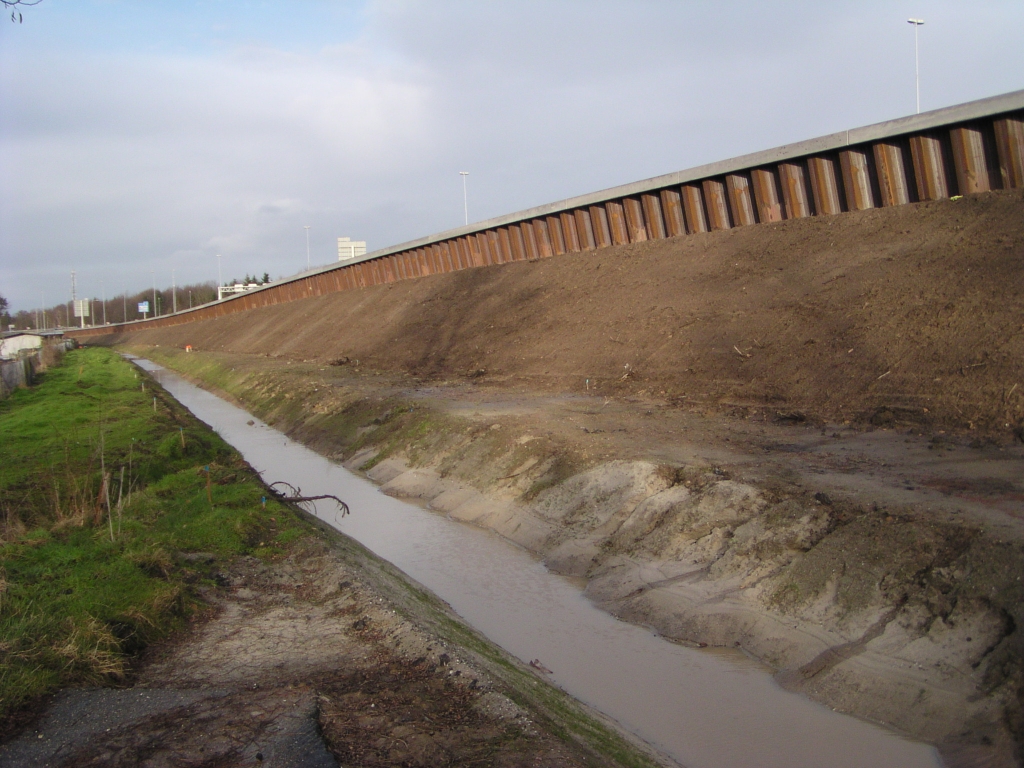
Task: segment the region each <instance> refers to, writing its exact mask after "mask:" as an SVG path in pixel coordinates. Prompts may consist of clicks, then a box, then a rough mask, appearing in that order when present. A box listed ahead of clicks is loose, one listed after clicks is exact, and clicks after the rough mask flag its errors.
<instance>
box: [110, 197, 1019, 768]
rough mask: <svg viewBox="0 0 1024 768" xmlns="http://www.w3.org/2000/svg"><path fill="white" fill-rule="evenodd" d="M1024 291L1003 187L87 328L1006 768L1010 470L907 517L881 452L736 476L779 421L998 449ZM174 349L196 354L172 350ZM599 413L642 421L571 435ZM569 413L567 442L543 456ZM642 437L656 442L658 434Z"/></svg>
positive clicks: (789, 444)
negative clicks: (121, 328)
mask: <svg viewBox="0 0 1024 768" xmlns="http://www.w3.org/2000/svg"><path fill="white" fill-rule="evenodd" d="M1022 286H1024V194H1021V193H1020V192H1019V191H1014V192H995V193H988V194H983V195H975V196H970V197H966V198H963V199H960V200H947V201H941V202H934V203H924V204H918V205H909V206H902V207H898V208H887V209H874V210H869V211H863V212H859V213H850V214H844V215H843V216H838V217H832V218H827V217H822V218H815V219H803V220H792V221H787V222H783V223H780V224H772V225H762V226H759V227H747V228H739V229H734V230H729V231H726V232H715V233H709V234H703V235H692V236H688V237H686V238H673V239H668V240H661V241H656V242H648V243H637V244H634V245H630V246H620V247H613V248H607V249H604V250H602V251H600V252H597V253H587V254H571V255H564V256H560V257H555V258H550V259H545V260H542V261H539V262H532V263H513V264H505V265H499V266H493V267H487V268H479V269H473V270H465V271H462V272H456V273H449V274H442V275H435V276H432V277H427V278H422V279H419V280H406V281H402V282H399V283H395V284H391V285H387V286H377V287H374V288H367V289H364V290H352V291H346V292H342V293H339V294H335V295H331V296H324V297H319V298H315V299H309V300H304V301H296V302H292V303H289V304H283V305H280V306H276V307H271V308H266V309H259V310H253V311H251V312H247V313H241V314H238V315H232V316H228V317H224V318H220V319H217V320H212V321H204V322H196V323H192V324H188V325H182V326H176V327H172V328H166V329H155V330H149V331H139V332H136V333H133V334H131V335H130V336H118V335H113V334H112V335H110V336H108V337H106V338H103V339H99V341H100V342H101V343H108V344H116V343H121V344H130V345H132V346H136V347H138V348H140V349H142V348H146V349H148V350H149V351H150V353H152V354H155V355H159V356H160V357H161V359H162V361H163V362H165V363H167V364H169V365H171V366H172V367H175V368H178V369H179V370H183V371H184V372H185V373H189V374H191V375H193V376H194V377H196V378H197V379H199V380H201V381H204V382H205V383H206V384H207V385H208V386H214V387H217V388H219V389H221V390H222V391H226V392H228V393H229V394H231V395H233V396H235V397H236V398H238V399H239V400H240V401H241V402H242V403H244V404H245V405H246V406H247V407H249V408H250V409H252V410H254V412H256V413H258V414H259V415H260V416H261V417H263V418H265V419H267V420H268V421H270V422H272V423H274V424H275V425H277V426H279V427H281V428H283V429H285V430H286V431H289V432H290V433H291V434H293V435H294V436H296V437H298V438H300V439H303V440H304V441H305V442H307V443H309V444H310V445H312V446H313V447H315V448H317V449H318V450H320V451H321V452H323V453H325V454H327V455H330V456H333V457H335V458H337V459H340V460H345V461H347V462H348V463H349V464H350V466H353V467H355V468H361V469H363V470H364V471H367V472H368V473H369V474H370V475H371V476H373V477H374V478H375V479H377V480H378V482H381V483H383V484H385V487H386V488H387V490H388V491H389V492H391V493H395V494H399V495H406V496H414V497H419V498H422V499H424V500H426V501H427V502H429V503H430V505H431V506H432V507H433V508H435V509H437V510H438V511H441V512H444V513H447V514H450V515H452V516H453V517H456V518H459V519H462V520H466V521H469V522H473V523H475V524H478V525H483V526H486V527H489V528H492V529H494V530H496V531H498V532H500V533H501V534H502V535H505V536H507V537H508V538H510V539H512V540H514V541H516V542H518V543H520V544H522V545H523V546H525V547H528V548H530V549H532V550H533V551H535V552H537V553H539V554H540V555H542V556H543V557H544V558H545V559H546V561H547V562H548V563H549V564H550V565H551V566H552V567H553V568H555V569H557V570H560V571H563V572H565V573H568V574H572V575H576V576H581V577H584V578H586V579H587V583H588V585H589V586H588V592H589V594H590V595H591V596H592V597H593V598H594V599H595V600H597V601H598V602H600V603H601V604H602V605H604V606H605V607H607V609H608V610H610V611H612V612H614V613H616V614H617V615H619V616H622V617H624V618H627V619H629V620H631V621H635V622H639V623H643V624H647V625H650V626H652V627H654V628H655V629H657V630H658V631H659V632H661V633H663V634H665V635H666V636H668V637H671V638H674V639H677V640H680V641H686V642H695V643H706V644H708V645H730V646H733V645H737V644H738V645H740V646H742V647H744V648H745V649H747V650H748V651H749V652H751V653H753V654H754V655H756V656H758V657H759V658H762V659H764V660H765V661H766V662H768V663H770V664H771V665H773V666H774V667H775V668H776V669H778V670H779V679H780V680H781V681H782V682H783V683H784V684H786V685H789V686H791V687H794V688H796V689H799V690H802V691H806V692H807V693H809V694H810V695H812V696H814V697H816V698H818V699H820V700H822V701H825V702H828V703H829V704H831V705H832V706H834V707H837V708H840V709H843V710H845V711H848V712H852V713H855V714H858V715H861V716H864V717H868V718H871V719H876V720H879V721H882V722H885V723H888V724H890V725H891V726H893V727H895V728H898V729H901V730H903V731H905V732H907V733H910V734H913V735H915V736H917V737H920V738H923V739H926V740H929V741H932V742H935V743H938V744H940V745H941V747H942V749H943V751H944V754H945V755H946V757H947V759H948V760H949V762H950V763H951V764H954V765H958V764H962V765H969V764H981V763H982V762H984V761H989V762H988V763H986V764H992V765H1010V764H1014V763H1015V761H1017V762H1019V761H1020V760H1021V755H1022V753H1021V744H1022V743H1024V710H1022V703H1021V702H1022V695H1024V670H1022V662H1021V659H1022V658H1024V642H1022V635H1021V632H1020V630H1019V629H1018V628H1019V627H1021V626H1024V585H1022V582H1021V581H1020V574H1021V573H1022V570H1024V568H1022V566H1024V530H1022V526H1021V524H1020V520H1021V504H1020V502H1021V498H1022V494H1024V489H1022V488H1021V487H1020V484H1019V482H1018V481H1014V480H1013V479H1012V478H1011V479H1003V480H1000V481H999V482H995V480H994V479H993V478H992V477H989V476H988V475H986V474H985V473H986V472H988V471H989V470H988V469H987V467H988V466H989V464H991V463H992V462H989V464H986V463H985V461H987V459H986V460H984V461H983V460H982V459H983V458H984V457H982V456H981V454H978V455H977V456H976V457H974V458H972V457H971V456H967V458H965V459H964V460H963V462H964V464H965V466H966V465H967V464H970V465H971V466H972V467H973V469H972V470H971V471H973V472H974V473H975V474H974V475H972V476H971V477H970V478H968V480H969V482H968V481H963V482H961V479H956V480H955V482H954V481H948V479H947V480H942V483H945V485H942V487H943V488H946V489H947V490H949V493H948V494H946V495H945V496H943V497H942V499H939V501H941V503H936V504H933V503H932V501H933V500H934V499H935V498H937V497H936V496H935V495H934V494H933V495H932V496H927V495H924V494H922V493H921V489H920V488H919V487H918V482H917V481H915V482H913V483H912V482H910V479H912V478H911V476H909V475H908V476H907V477H902V478H899V482H900V489H899V491H900V494H899V495H897V494H894V493H891V492H886V493H882V492H881V491H879V490H878V487H879V486H878V484H877V483H875V484H874V485H872V483H871V482H868V480H870V479H871V478H873V477H874V476H875V475H876V474H878V473H884V472H885V471H886V467H887V465H889V464H891V462H890V461H889V459H888V458H886V457H882V458H879V457H878V456H875V457H874V458H872V457H871V456H868V457H867V458H864V459H863V460H861V459H858V460H853V459H850V460H846V459H843V460H842V461H841V460H840V458H839V457H840V456H841V454H840V451H842V450H845V448H842V447H839V444H838V442H837V444H836V446H835V447H834V449H833V447H831V446H826V449H827V450H828V451H833V452H834V453H835V456H834V457H833V458H832V459H829V461H831V462H832V463H831V464H830V465H829V467H830V468H829V471H830V472H833V474H834V473H835V472H839V471H840V470H841V472H842V473H845V476H846V477H848V478H852V481H851V482H850V483H848V484H847V486H846V487H847V490H845V491H843V492H841V493H835V492H833V491H832V490H827V489H824V488H823V487H820V486H817V487H816V486H815V485H814V484H813V483H808V482H807V481H806V479H805V475H806V471H805V468H803V467H802V466H801V464H802V463H803V461H804V459H805V457H809V454H806V453H801V452H799V451H797V452H793V453H792V454H791V455H792V457H793V459H792V460H791V461H790V462H789V464H786V463H785V462H782V463H776V464H772V465H770V466H769V465H768V464H764V465H763V466H762V463H763V458H764V457H765V456H766V455H767V454H768V453H771V455H772V456H777V455H779V454H784V453H786V452H788V451H794V447H793V445H794V442H795V441H794V440H793V439H792V438H787V437H785V436H784V435H783V434H782V433H780V432H779V430H780V429H784V427H780V426H777V424H776V423H777V422H781V423H789V424H801V425H803V426H802V427H800V429H805V428H806V427H807V426H808V425H811V424H814V425H816V426H821V427H822V428H823V429H824V427H825V425H828V429H827V431H828V432H830V433H831V432H832V431H833V430H837V431H836V432H835V433H834V434H833V435H832V437H833V438H835V439H836V440H837V441H840V442H841V440H840V433H842V434H843V435H847V434H857V433H861V434H863V430H872V429H878V430H880V431H881V430H887V431H888V432H889V434H893V435H894V434H895V431H898V432H899V433H900V438H899V441H898V442H899V444H902V443H903V442H904V440H905V441H906V442H907V443H908V444H909V443H911V442H912V441H914V440H918V441H920V442H925V441H927V440H928V437H929V436H934V440H936V441H939V442H940V443H942V441H952V443H955V447H956V448H957V450H964V451H966V450H968V448H967V446H968V445H971V446H974V445H976V446H978V448H971V450H979V451H980V450H982V449H983V448H984V446H985V445H989V446H991V447H992V451H1000V450H1005V451H1009V453H1007V454H1005V455H1006V456H1010V455H1011V454H1012V455H1013V456H1016V457H1017V459H1016V460H1017V461H1019V460H1020V457H1019V456H1018V454H1019V452H1020V451H1019V448H1018V449H1015V448H1012V445H1013V444H1015V441H1017V440H1019V439H1020V437H1021V436H1022V435H1024V431H1022V430H1024V382H1021V381H1020V379H1021V376H1022V366H1021V362H1020V361H1021V360H1024V333H1022V330H1024V293H1022ZM91 341H92V343H96V341H97V340H95V339H93V340H91ZM185 344H191V345H192V347H193V348H195V349H197V350H200V353H199V354H196V355H191V356H186V355H175V354H170V352H171V349H170V348H179V349H180V348H181V347H183V346H184V345H185ZM203 351H205V352H207V353H215V354H202V352H203ZM302 361H305V362H302ZM328 362H334V363H338V365H336V366H333V367H332V366H328ZM452 382H461V383H455V384H453V383H452ZM459 387H471V388H473V389H474V391H476V392H478V393H481V394H480V398H484V399H486V398H487V397H491V398H497V397H498V396H499V395H502V394H505V395H508V394H510V393H511V394H515V393H521V394H523V395H524V396H525V394H526V393H530V392H538V391H539V392H544V393H547V394H548V395H549V396H550V397H552V398H563V399H564V398H567V397H580V398H581V402H580V406H579V410H578V411H577V412H576V414H575V415H573V416H572V417H571V418H569V417H563V415H560V414H559V413H556V414H554V415H552V413H548V414H547V415H546V416H545V415H544V414H540V415H538V414H537V413H532V414H527V415H524V414H526V413H527V411H528V410H529V409H528V408H526V407H519V406H516V407H512V408H506V409H505V410H504V411H501V413H499V415H497V416H495V415H493V414H494V413H496V412H498V411H500V410H501V409H494V408H489V407H485V406H483V405H481V406H479V407H474V408H473V409H470V410H468V411H467V410H465V409H462V410H460V409H459V408H455V407H451V403H448V404H446V403H445V401H446V400H450V401H452V402H454V399H457V398H456V395H457V390H458V388H459ZM478 399H479V398H478ZM609 403H610V404H611V405H610V406H609V405H608V404H609ZM606 406H608V407H609V409H611V408H616V407H619V408H620V409H622V410H623V411H627V410H630V409H632V411H634V412H635V413H634V414H633V415H634V416H635V417H636V418H635V419H634V422H631V424H633V423H639V421H642V420H643V418H645V415H646V417H649V425H648V426H646V427H642V428H634V427H633V426H630V427H629V429H628V430H627V429H626V428H625V427H623V428H621V433H620V429H619V428H618V427H614V428H613V427H610V426H607V425H605V426H602V427H600V428H595V427H594V426H593V425H591V426H587V424H590V422H585V421H584V419H592V420H593V419H598V418H599V416H600V414H601V413H603V409H604V408H605V407H606ZM517 408H518V410H517ZM502 414H504V415H502ZM679 414H685V415H687V416H688V417H690V419H691V420H690V421H685V420H681V419H682V416H680V415H679ZM698 417H700V418H698ZM567 418H569V420H570V421H571V420H572V419H578V420H579V422H578V423H579V424H582V425H583V426H582V427H579V426H577V427H574V429H575V432H574V434H575V435H577V438H578V439H577V438H573V439H568V438H565V439H563V435H564V434H567V433H566V431H565V427H566V419H567ZM701 418H703V419H704V421H703V422H701V421H700V419H701ZM658 422H664V423H666V424H667V423H669V422H671V423H673V424H676V425H677V427H678V428H673V430H662V433H663V434H661V437H660V438H659V440H661V442H660V443H659V444H657V445H655V444H654V442H653V441H652V435H653V434H654V433H655V431H656V428H657V426H658ZM574 423H576V422H574ZM730 424H731V425H746V427H744V428H745V429H748V431H749V430H753V431H755V432H757V431H758V430H760V432H758V434H757V435H753V436H749V435H748V437H749V442H750V447H749V451H748V452H751V451H752V452H754V453H756V454H757V457H758V458H757V460H756V461H750V460H748V461H747V462H746V463H742V462H739V461H738V460H736V461H733V460H732V459H728V456H730V455H732V454H729V453H728V451H727V450H726V449H725V448H724V446H725V443H723V442H722V441H723V440H726V441H727V440H728V437H725V438H721V437H719V438H716V437H715V434H714V433H715V431H716V430H718V431H720V432H721V433H722V434H728V433H729V430H731V429H732V428H733V427H731V426H730ZM687 430H691V431H692V432H693V434H699V435H702V436H703V437H701V438H700V439H702V440H704V441H705V443H707V446H706V450H704V449H700V448H699V447H698V448H696V449H693V450H691V451H690V452H689V453H687V452H686V451H681V450H676V449H675V448H674V447H673V446H674V445H676V444H678V443H683V442H686V441H690V442H694V441H697V442H699V440H698V439H697V438H695V437H693V435H692V434H690V433H689V432H687ZM581 432H582V433H584V434H582V435H581V434H580V433H581ZM593 432H602V434H599V435H594V434H592V433H593ZM584 437H586V439H587V441H588V442H580V441H582V440H583V438H584ZM755 438H756V439H755ZM958 440H959V442H956V441H958ZM891 442H892V441H891ZM931 447H933V448H934V447H935V446H934V445H932V446H931ZM939 447H940V448H942V451H945V450H946V447H947V446H945V445H944V444H942V445H940V446H939ZM952 447H953V446H952V445H951V446H950V450H952ZM889 450H890V451H891V452H893V455H896V454H897V453H898V452H899V451H900V450H904V451H910V450H911V447H907V448H905V449H903V448H900V446H899V445H897V444H895V443H893V445H890V448H889ZM1014 451H1016V453H1014ZM933 453H934V452H933ZM691 454H692V458H691ZM827 455H828V456H832V453H828V454H827ZM702 457H703V458H702ZM708 457H711V458H708ZM714 457H720V458H714ZM721 457H725V458H721ZM975 459H976V460H975ZM809 460H810V459H809V458H808V461H809ZM730 461H733V463H730ZM972 462H973V463H972ZM1015 466H1016V465H1015ZM836 467H839V469H836ZM814 471H817V470H814ZM801 472H803V473H804V474H801ZM1018 477H1019V474H1018ZM802 478H803V479H802ZM893 481H894V482H895V479H894V480H893ZM982 481H984V482H982ZM936 483H939V481H936ZM985 483H987V485H985ZM939 485H941V483H939V484H938V485H936V486H935V487H939ZM979 488H981V489H982V490H978V489H979ZM957 489H959V491H957ZM954 492H957V493H960V494H961V495H959V496H957V495H956V493H954ZM943 493H945V491H944V492H943ZM968 497H969V498H968ZM960 500H962V501H963V504H962V508H960V507H958V506H957V504H958V503H959V501H960Z"/></svg>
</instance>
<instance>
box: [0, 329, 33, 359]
mask: <svg viewBox="0 0 1024 768" xmlns="http://www.w3.org/2000/svg"><path fill="white" fill-rule="evenodd" d="M42 346H43V337H42V335H41V334H38V333H27V332H26V333H17V332H15V333H5V334H4V336H3V338H0V360H16V359H17V358H18V357H20V356H21V354H22V353H23V352H25V351H26V350H28V351H31V352H34V351H36V350H38V349H41V348H42Z"/></svg>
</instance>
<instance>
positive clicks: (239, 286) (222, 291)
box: [217, 283, 260, 301]
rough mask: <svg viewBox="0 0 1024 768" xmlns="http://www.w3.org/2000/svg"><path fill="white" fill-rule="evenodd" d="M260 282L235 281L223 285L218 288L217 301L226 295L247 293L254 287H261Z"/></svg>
mask: <svg viewBox="0 0 1024 768" xmlns="http://www.w3.org/2000/svg"><path fill="white" fill-rule="evenodd" d="M259 287H260V284H259V283H235V284H234V285H221V286H218V288H217V301H220V300H221V299H223V298H224V297H225V296H233V295H234V294H236V293H245V292H246V291H251V290H252V289H253V288H259Z"/></svg>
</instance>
